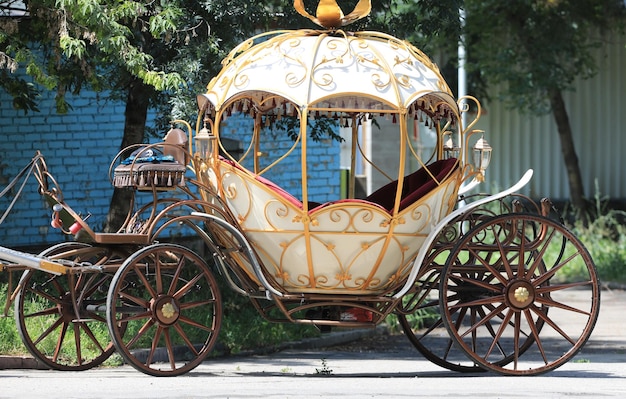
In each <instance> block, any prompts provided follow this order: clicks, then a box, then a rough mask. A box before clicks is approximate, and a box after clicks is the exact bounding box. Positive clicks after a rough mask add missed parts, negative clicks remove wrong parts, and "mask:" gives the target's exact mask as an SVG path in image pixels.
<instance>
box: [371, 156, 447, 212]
mask: <svg viewBox="0 0 626 399" xmlns="http://www.w3.org/2000/svg"><path fill="white" fill-rule="evenodd" d="M456 165H458V162H457V160H456V159H455V158H450V159H444V160H440V161H435V162H433V163H432V164H430V165H428V166H427V167H426V168H428V170H429V171H430V173H431V174H432V176H434V177H435V179H436V180H433V178H432V176H431V174H429V173H428V171H426V169H425V168H420V169H418V170H417V171H415V172H413V173H411V174H410V175H408V176H406V177H405V178H404V184H403V186H402V197H401V200H400V207H399V209H398V210H399V211H401V210H403V209H405V208H406V207H407V206H409V205H411V204H413V203H414V202H415V201H417V200H419V199H420V198H422V197H423V196H424V195H426V194H427V193H428V192H430V191H431V190H433V189H434V188H436V187H437V186H438V182H439V183H441V182H442V181H443V180H444V179H445V178H446V176H447V175H448V174H449V173H450V172H451V171H452V170H453V169H454V168H455V167H456ZM397 187H398V181H397V180H395V181H392V182H390V183H388V184H386V185H384V186H382V187H381V188H379V189H378V190H376V191H374V192H373V193H372V194H370V195H368V196H367V197H366V198H365V200H367V201H370V202H374V203H376V204H379V205H380V206H382V207H383V208H385V209H386V210H387V211H389V212H391V211H392V210H393V205H394V200H395V196H396V189H397Z"/></svg>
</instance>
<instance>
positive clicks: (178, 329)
mask: <svg viewBox="0 0 626 399" xmlns="http://www.w3.org/2000/svg"><path fill="white" fill-rule="evenodd" d="M174 329H175V330H176V332H177V333H178V335H179V336H180V338H181V339H182V340H183V341H184V342H185V345H187V348H188V349H189V350H190V351H191V352H192V353H193V354H194V356H199V355H200V353H199V352H198V351H197V350H196V348H195V346H194V345H193V343H192V342H191V340H190V339H189V337H188V336H187V334H186V333H185V331H184V330H183V328H182V327H181V326H180V325H179V324H174Z"/></svg>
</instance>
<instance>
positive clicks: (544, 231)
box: [439, 214, 600, 375]
mask: <svg viewBox="0 0 626 399" xmlns="http://www.w3.org/2000/svg"><path fill="white" fill-rule="evenodd" d="M439 294H440V297H439V300H440V303H441V305H442V307H443V309H444V313H443V316H444V317H443V322H444V325H445V326H446V329H447V330H448V333H449V334H450V336H451V338H452V339H454V340H455V342H456V344H457V345H458V346H459V348H460V349H461V350H463V351H464V352H465V353H466V355H467V356H468V357H469V358H470V359H471V360H472V361H474V362H476V364H479V365H480V366H482V367H484V368H485V369H488V370H492V371H495V372H498V373H501V374H507V375H533V374H540V373H544V372H547V371H550V370H553V369H555V368H557V367H559V366H561V365H563V364H564V363H565V362H567V361H568V360H569V359H571V358H572V357H573V356H574V355H575V354H576V353H577V352H578V351H579V350H580V349H581V348H582V346H583V345H584V344H585V342H586V341H587V339H588V338H589V336H590V335H591V332H592V330H593V327H594V325H595V322H596V320H597V317H598V311H599V306H600V291H599V284H598V279H597V275H596V269H595V265H594V263H593V261H592V259H591V257H590V255H589V253H588V252H587V250H586V249H585V248H584V246H583V245H582V243H581V242H580V241H579V240H578V239H577V238H576V237H575V236H574V235H573V234H572V233H571V232H570V231H569V230H567V229H566V228H565V227H563V226H562V225H561V224H560V223H557V222H555V221H553V220H551V219H548V218H546V217H542V216H539V215H533V214H507V215H501V216H497V217H494V218H493V219H492V220H490V221H487V222H484V223H483V224H481V225H479V226H477V227H475V228H474V229H472V230H470V231H469V232H468V233H467V234H466V235H465V236H463V237H462V239H461V240H460V241H459V242H458V244H457V245H456V247H455V249H454V250H453V251H452V253H451V254H450V257H449V259H448V261H447V262H446V265H445V267H444V270H443V272H442V279H441V282H440V293H439Z"/></svg>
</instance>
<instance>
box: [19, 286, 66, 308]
mask: <svg viewBox="0 0 626 399" xmlns="http://www.w3.org/2000/svg"><path fill="white" fill-rule="evenodd" d="M24 289H25V290H26V291H28V292H32V293H33V294H34V295H37V296H39V297H41V298H43V299H46V300H48V301H49V302H52V303H54V304H56V305H59V304H60V303H61V299H60V296H59V297H55V296H52V295H50V294H48V293H47V292H45V291H42V290H39V289H35V288H31V287H24Z"/></svg>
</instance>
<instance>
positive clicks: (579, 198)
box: [548, 89, 589, 223]
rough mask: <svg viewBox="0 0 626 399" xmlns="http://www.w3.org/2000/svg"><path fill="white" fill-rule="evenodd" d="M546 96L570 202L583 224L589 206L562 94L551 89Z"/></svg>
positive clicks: (557, 90)
mask: <svg viewBox="0 0 626 399" xmlns="http://www.w3.org/2000/svg"><path fill="white" fill-rule="evenodd" d="M548 96H549V97H550V105H551V107H552V115H553V116H554V120H555V122H556V126H557V130H558V133H559V140H560V142H561V153H562V155H563V161H564V162H565V170H566V171H567V181H568V183H569V192H570V200H571V202H572V206H573V207H574V210H575V211H576V212H578V213H579V216H580V217H581V218H582V220H583V222H585V223H586V221H587V220H588V219H587V216H588V215H587V211H588V206H589V205H588V202H587V201H586V199H585V188H584V187H583V182H582V177H581V175H580V167H579V165H578V156H577V155H576V148H574V140H573V138H572V127H571V126H570V123H569V116H568V114H567V109H566V108H565V102H564V101H563V93H562V92H561V90H559V89H551V90H549V92H548Z"/></svg>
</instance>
